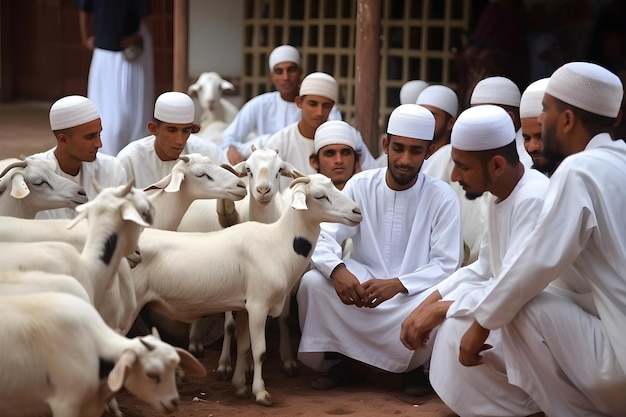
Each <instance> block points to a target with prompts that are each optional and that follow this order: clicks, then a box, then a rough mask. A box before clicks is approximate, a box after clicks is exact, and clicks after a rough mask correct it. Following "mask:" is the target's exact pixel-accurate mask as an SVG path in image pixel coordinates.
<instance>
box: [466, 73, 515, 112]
mask: <svg viewBox="0 0 626 417" xmlns="http://www.w3.org/2000/svg"><path fill="white" fill-rule="evenodd" d="M520 98H521V94H520V92H519V88H518V87H517V85H515V83H514V82H513V81H511V80H509V79H508V78H504V77H488V78H484V79H482V80H480V81H479V82H478V84H476V87H474V91H472V97H470V104H471V105H475V104H499V105H501V106H513V107H519V101H520Z"/></svg>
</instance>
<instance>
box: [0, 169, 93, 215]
mask: <svg viewBox="0 0 626 417" xmlns="http://www.w3.org/2000/svg"><path fill="white" fill-rule="evenodd" d="M86 202H87V194H86V193H85V190H84V189H83V187H81V186H79V185H77V184H75V183H74V182H73V181H70V180H69V179H67V178H64V177H62V176H60V175H58V174H56V173H55V172H54V167H51V166H50V165H49V164H48V162H46V161H44V160H41V159H38V158H26V159H25V160H23V161H19V160H17V161H14V162H12V163H9V164H8V165H6V166H5V167H4V169H3V170H2V173H0V216H11V217H20V218H24V219H34V218H35V215H36V214H37V212H38V211H42V210H50V209H57V208H63V207H67V208H75V207H76V206H77V205H79V204H83V203H86Z"/></svg>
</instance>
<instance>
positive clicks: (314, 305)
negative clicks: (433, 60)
mask: <svg viewBox="0 0 626 417" xmlns="http://www.w3.org/2000/svg"><path fill="white" fill-rule="evenodd" d="M434 125H435V120H434V117H433V115H432V114H431V113H430V112H429V111H428V110H426V109H425V108H424V107H421V106H418V105H416V104H405V105H402V106H399V107H397V108H396V109H395V110H394V111H393V112H392V113H391V116H390V119H389V124H388V127H387V132H388V136H387V138H386V139H385V140H384V150H385V153H387V154H388V155H389V164H388V168H378V169H371V170H367V171H363V172H360V173H358V174H356V175H354V176H353V177H352V178H351V179H350V180H349V181H348V182H347V184H346V186H345V187H344V189H343V192H344V193H345V194H346V195H348V196H349V197H350V198H352V199H353V200H354V201H356V202H357V204H358V205H359V206H360V208H361V210H362V212H363V218H364V220H363V222H362V223H361V224H359V225H358V226H357V227H344V226H341V225H336V224H323V225H322V232H321V233H320V238H319V240H318V242H317V246H316V249H315V252H314V254H313V257H312V264H313V267H314V269H312V270H310V271H308V272H307V273H306V274H305V275H304V276H303V277H302V280H301V283H300V288H299V290H298V293H297V300H298V306H299V313H300V314H299V317H300V326H301V328H302V338H301V341H300V347H299V350H298V359H299V360H300V361H302V362H303V363H304V364H305V365H307V366H309V367H311V368H313V369H316V370H318V371H324V370H327V369H328V368H329V367H331V366H332V368H331V369H329V370H328V373H327V374H325V375H322V376H321V377H320V378H318V379H316V380H314V381H313V382H312V385H313V387H315V388H318V389H329V388H332V387H334V386H336V385H337V384H340V383H342V382H345V378H343V377H341V375H338V374H337V372H336V370H338V369H341V368H342V367H343V364H344V363H345V362H344V360H340V362H339V363H337V360H332V361H330V360H325V353H326V352H329V353H334V354H340V355H344V356H345V357H348V358H351V359H353V360H357V361H360V362H363V363H365V364H369V365H371V366H374V367H377V368H380V369H383V370H386V371H389V372H395V373H405V372H409V371H412V370H415V369H416V368H418V367H419V366H421V365H423V364H424V363H425V362H426V361H427V360H428V358H429V356H430V352H429V351H428V349H424V350H420V351H417V352H414V351H411V350H409V349H407V348H406V347H404V346H403V345H402V343H401V342H400V339H399V336H400V322H401V320H403V319H404V318H405V317H406V316H407V315H408V314H409V313H410V312H411V311H412V310H413V309H414V308H415V307H416V306H417V305H418V304H419V303H420V302H421V301H422V300H423V299H424V298H425V297H426V296H427V295H428V294H429V289H430V288H432V287H433V286H434V285H435V284H437V283H439V282H440V281H441V280H442V279H444V278H445V277H447V276H448V275H450V274H451V273H452V272H453V271H454V270H456V269H457V268H458V267H459V265H460V262H461V256H462V239H461V224H460V213H459V204H458V201H457V199H456V196H455V195H454V193H453V191H452V190H451V189H450V187H449V186H448V185H446V184H445V183H443V182H442V181H439V180H436V179H433V178H431V177H429V176H427V175H424V174H422V173H420V168H421V165H422V163H423V161H424V157H425V155H426V151H427V148H428V145H429V142H430V140H432V137H433V131H434ZM348 238H351V239H352V244H353V246H352V251H351V254H350V258H348V259H342V248H341V243H342V242H344V241H345V240H346V239H348Z"/></svg>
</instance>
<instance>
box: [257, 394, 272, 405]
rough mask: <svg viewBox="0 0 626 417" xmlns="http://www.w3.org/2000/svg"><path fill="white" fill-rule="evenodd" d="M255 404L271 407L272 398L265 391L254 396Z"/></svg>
mask: <svg viewBox="0 0 626 417" xmlns="http://www.w3.org/2000/svg"><path fill="white" fill-rule="evenodd" d="M256 402H258V403H259V404H262V405H265V406H270V405H272V396H271V395H270V393H269V392H267V391H262V392H260V393H259V394H257V396H256Z"/></svg>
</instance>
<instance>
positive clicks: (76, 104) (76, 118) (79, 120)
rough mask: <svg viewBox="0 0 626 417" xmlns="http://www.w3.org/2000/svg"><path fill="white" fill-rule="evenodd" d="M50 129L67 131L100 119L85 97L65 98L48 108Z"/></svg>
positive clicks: (92, 105) (94, 107)
mask: <svg viewBox="0 0 626 417" xmlns="http://www.w3.org/2000/svg"><path fill="white" fill-rule="evenodd" d="M49 116H50V128H51V129H52V130H62V129H68V128H70V127H74V126H80V125H82V124H85V123H87V122H91V121H92V120H96V119H99V118H100V115H99V114H98V110H96V106H94V104H93V103H92V102H91V100H89V99H88V98H87V97H83V96H67V97H63V98H61V99H59V100H57V101H55V102H54V104H52V107H50V114H49Z"/></svg>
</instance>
